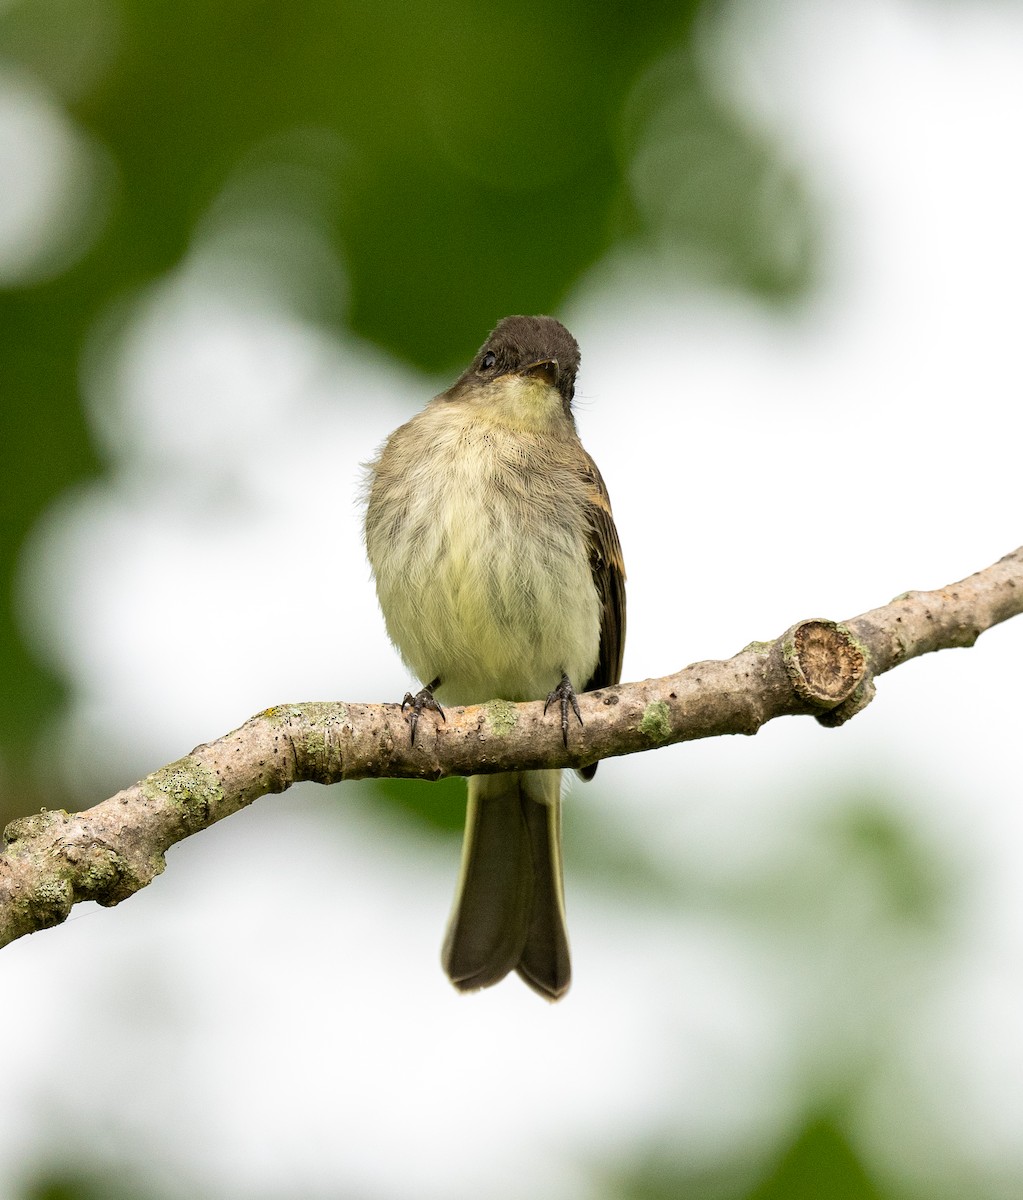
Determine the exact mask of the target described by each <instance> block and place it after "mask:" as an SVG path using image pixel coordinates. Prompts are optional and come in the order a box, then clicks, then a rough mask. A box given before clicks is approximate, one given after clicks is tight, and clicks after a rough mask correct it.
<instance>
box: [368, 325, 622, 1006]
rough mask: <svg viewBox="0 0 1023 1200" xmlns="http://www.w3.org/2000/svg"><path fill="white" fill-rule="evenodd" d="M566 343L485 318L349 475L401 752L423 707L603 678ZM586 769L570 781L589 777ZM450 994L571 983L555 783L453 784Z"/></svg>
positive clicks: (566, 698)
mask: <svg viewBox="0 0 1023 1200" xmlns="http://www.w3.org/2000/svg"><path fill="white" fill-rule="evenodd" d="M579 362H580V352H579V346H578V343H577V342H576V340H575V338H574V337H573V336H572V334H571V333H569V331H568V330H567V329H566V328H565V326H564V325H562V324H561V323H560V322H559V321H557V320H555V319H554V318H553V317H549V316H509V317H505V318H504V319H503V320H501V321H499V322H498V324H497V325H496V326H495V327H494V329H493V330H492V331H491V333H490V334H489V336H488V337H487V339H486V341H485V342H484V343H483V345H482V346H481V347H480V349H479V351H478V352H477V354H476V356H475V357H474V358H473V360H472V362H471V363H470V364H469V365H468V367H466V369H465V370H464V371H463V372H462V374H461V375H460V376H459V377H458V379H457V380H456V381H455V382H454V383H453V384H452V385H451V387H449V388H448V389H447V390H446V391H443V392H441V393H440V394H439V395H437V396H435V397H434V398H433V399H432V400H430V401H429V403H428V404H427V405H426V407H425V408H424V409H423V410H422V411H421V412H419V413H418V414H417V415H416V416H414V417H413V418H412V419H411V420H410V421H408V422H407V423H406V424H404V425H402V426H400V427H399V428H398V429H397V430H395V431H394V433H392V434H391V435H390V437H389V438H388V439H387V440H386V442H385V443H384V444H383V446H382V448H381V449H380V451H379V452H378V454H377V457H376V458H375V459H374V460H373V461H372V462H371V463H369V464H368V466H367V476H366V514H365V540H366V550H367V556H368V558H369V561H370V566H371V568H372V572H373V576H374V580H375V584H376V591H377V597H378V600H379V603H380V608H381V611H382V613H383V616H384V622H385V625H386V627H387V632H388V635H389V637H390V639H391V641H392V642H393V643H394V644H395V646H396V647H397V649H398V651H399V653H400V654H401V656H402V658H403V659H404V661H405V663H406V665H407V666H408V668H409V669H410V670H411V671H412V672H413V673H414V675H415V677H416V678H417V679H418V680H419V681H420V682H421V683H422V684H423V686H422V687H421V689H420V690H419V691H418V692H417V693H416V694H415V695H412V694H411V693H409V694H407V695H406V697H405V700H404V702H403V704H402V708H403V710H405V709H408V710H409V713H410V715H409V723H410V730H411V732H410V736H411V739H412V741H413V743H414V741H415V737H416V731H417V728H418V726H419V722H420V720H421V718H422V717H423V714H424V713H426V712H428V711H430V710H432V711H433V712H434V713H435V717H434V720H436V721H438V722H440V721H442V720H443V719H444V709H443V704H447V705H467V704H479V703H484V702H487V701H490V700H494V699H502V700H507V701H513V702H520V701H528V700H545V702H546V703H545V713H546V712H547V710H548V709H549V708H550V707H552V706H553V707H554V709H555V712H556V713H557V714H559V715H560V720H561V729H562V736H563V737H564V739H565V744H566V746H567V744H568V732H569V726H570V720H569V713H570V711H571V713H572V714H573V715H574V716H575V717H576V718H577V719H578V721H579V722H580V723H581V722H582V717H581V716H580V712H579V705H578V700H577V693H578V692H583V691H593V690H597V689H600V688H603V687H608V686H610V685H612V684H615V683H617V682H618V681H619V679H620V678H621V670H622V653H623V648H624V643H625V567H624V563H623V559H622V550H621V544H620V542H619V539H618V532H617V530H616V528H615V523H614V518H613V516H612V512H611V503H610V499H609V497H608V492H607V487H606V486H605V484H604V480H603V478H602V476H601V474H600V471H599V470H598V469H597V465H596V463H595V462H594V461H593V459H592V458H591V457H590V456H589V454H587V452H586V451H585V449H584V448H583V445H582V442H581V441H580V439H579V434H578V432H577V430H576V422H575V416H574V412H573V398H574V395H575V383H576V374H577V372H578V369H579ZM596 769H597V765H596V763H592V764H589V765H588V766H586V767H584V768H582V770H580V772H579V774H580V775H581V776H582V777H583V778H584V779H590V778H592V777H593V775H594V773H595V772H596ZM441 957H442V962H443V965H444V968H445V970H446V972H447V974H448V977H449V978H450V980H451V982H452V983H453V984H454V986H455V987H456V988H457V989H458V990H459V991H474V990H476V989H479V988H485V987H489V986H491V985H493V984H496V983H498V982H499V981H500V980H501V979H503V978H504V977H505V976H506V975H508V974H509V973H510V972H511V971H513V970H514V971H516V972H517V973H518V975H519V976H520V977H521V978H522V979H523V980H524V981H525V983H527V984H528V985H529V986H530V987H531V988H533V990H534V991H536V992H537V993H539V994H540V995H541V996H543V997H545V998H546V999H548V1000H551V1001H553V1000H558V999H560V997H562V996H563V995H564V994H565V992H566V991H567V990H568V987H569V984H570V982H571V962H570V955H569V944H568V934H567V929H566V922H565V902H564V883H563V866H562V846H561V771H560V770H535V771H515V772H504V773H499V774H492V775H474V776H470V777H469V779H468V781H467V807H466V823H465V835H464V840H463V847H462V860H461V871H460V876H459V882H458V886H457V889H456V894H455V900H454V905H453V909H452V913H451V918H450V921H449V923H448V928H447V933H446V936H445V939H444V944H443V950H442V955H441Z"/></svg>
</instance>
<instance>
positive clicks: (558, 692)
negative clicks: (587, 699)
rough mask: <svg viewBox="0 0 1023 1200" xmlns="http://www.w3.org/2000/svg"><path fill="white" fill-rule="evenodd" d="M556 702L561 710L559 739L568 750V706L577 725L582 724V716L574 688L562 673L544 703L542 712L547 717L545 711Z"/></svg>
mask: <svg viewBox="0 0 1023 1200" xmlns="http://www.w3.org/2000/svg"><path fill="white" fill-rule="evenodd" d="M555 701H557V702H558V707H559V708H560V709H561V737H562V739H563V740H564V743H565V749H566V750H567V749H568V706H569V705H571V706H572V711H573V712H574V713H575V715H576V719H577V720H578V722H579V724H580V725H581V724H582V723H583V715H582V713H581V712H580V711H579V701H578V700H577V699H576V695H575V688H574V687H573V686H572V681H571V679H569V677H568V676H567V675H565V674H564V673H562V676H561V682H560V683H559V684H558V686H557V687H556V688H555V689H554V690H553V691H552V692H550V693H548V696H547V699H546V701H545V702H544V706H543V712H544V716H546V715H547V710H548V708H550V706H551V705H552V704H553V703H554V702H555Z"/></svg>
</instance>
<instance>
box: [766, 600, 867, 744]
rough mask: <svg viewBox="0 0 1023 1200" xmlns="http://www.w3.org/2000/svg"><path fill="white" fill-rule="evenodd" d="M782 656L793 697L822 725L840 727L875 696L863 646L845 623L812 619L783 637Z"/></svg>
mask: <svg viewBox="0 0 1023 1200" xmlns="http://www.w3.org/2000/svg"><path fill="white" fill-rule="evenodd" d="M782 659H783V661H784V663H785V669H786V671H787V672H788V676H789V680H790V681H791V683H792V687H793V689H794V690H795V692H796V695H798V696H799V697H800V699H802V700H805V701H806V703H807V704H809V705H810V706H811V707H812V708H816V709H820V710H821V711H820V712H818V713H816V714H815V715H816V717H817V720H818V721H819V722H820V723H821V724H822V725H827V726H831V727H834V726H837V725H842V724H844V723H845V722H846V721H848V720H849V718H850V717H853V716H855V715H856V713H858V712H859V711H860V710H861V709H862V708H865V707H866V706H867V705H868V704H869V703H870V701H871V700H872V699H873V696H874V683H873V679H872V678H871V676H870V673H869V665H870V664H869V661H868V656H867V652H866V650H865V648H864V647H863V646H862V644H861V643H860V642H858V641H857V640H856V638H854V637H853V635H852V633H851V632H850V630H849V629H848V628H847V627H846V626H845V625H839V624H838V623H837V622H835V621H827V620H823V619H820V618H815V619H813V620H809V621H800V622H799V624H798V625H793V626H792V628H791V629H789V630H788V631H787V632H786V633H785V634H784V635H783V636H782Z"/></svg>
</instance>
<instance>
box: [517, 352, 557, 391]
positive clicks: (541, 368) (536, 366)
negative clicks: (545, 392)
mask: <svg viewBox="0 0 1023 1200" xmlns="http://www.w3.org/2000/svg"><path fill="white" fill-rule="evenodd" d="M522 374H523V375H534V376H536V378H537V379H542V380H543V381H544V383H546V384H549V385H550V386H551V387H557V385H558V360H557V359H556V358H541V359H540V361H539V362H535V363H530V364H529V366H528V367H526V368H525V369H524V370H523V372H522Z"/></svg>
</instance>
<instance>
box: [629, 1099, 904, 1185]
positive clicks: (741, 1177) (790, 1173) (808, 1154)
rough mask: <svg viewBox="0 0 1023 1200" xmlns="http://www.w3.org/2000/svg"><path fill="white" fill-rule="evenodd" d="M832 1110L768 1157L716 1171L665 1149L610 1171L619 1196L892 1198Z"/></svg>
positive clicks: (730, 1164) (811, 1121)
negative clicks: (626, 1167) (629, 1167)
mask: <svg viewBox="0 0 1023 1200" xmlns="http://www.w3.org/2000/svg"><path fill="white" fill-rule="evenodd" d="M843 1126H844V1123H843V1122H842V1121H841V1120H840V1119H839V1118H838V1117H837V1116H836V1114H835V1113H831V1112H828V1113H822V1114H820V1115H818V1116H812V1117H810V1118H808V1119H807V1121H806V1123H805V1124H804V1125H803V1126H802V1128H800V1129H798V1130H796V1131H795V1133H794V1135H793V1136H792V1140H791V1141H790V1143H789V1144H788V1145H787V1146H786V1147H784V1148H783V1149H782V1151H781V1153H780V1155H779V1157H778V1158H776V1159H775V1160H774V1161H772V1162H768V1163H766V1164H758V1165H753V1164H752V1163H749V1164H746V1165H745V1167H744V1166H743V1165H742V1164H740V1163H737V1162H735V1161H732V1162H729V1163H728V1164H727V1165H726V1166H725V1168H724V1169H723V1170H722V1171H721V1173H720V1174H718V1173H716V1172H714V1171H709V1170H706V1169H702V1170H701V1169H698V1168H695V1167H694V1166H693V1165H691V1164H686V1163H685V1162H680V1161H678V1160H677V1159H676V1158H674V1157H673V1156H672V1155H671V1153H670V1151H665V1150H654V1151H650V1152H648V1153H646V1154H644V1155H643V1156H642V1158H641V1159H640V1160H639V1161H638V1162H637V1163H636V1165H635V1167H634V1169H633V1170H631V1171H626V1172H623V1173H618V1172H614V1173H612V1175H611V1180H612V1182H613V1190H612V1191H609V1193H608V1194H609V1195H614V1196H615V1197H617V1198H618V1200H881V1198H882V1197H887V1198H888V1200H895V1198H896V1197H897V1196H898V1195H899V1193H898V1192H896V1191H892V1190H889V1189H887V1188H884V1189H882V1188H880V1187H879V1186H878V1185H877V1184H876V1183H875V1181H874V1180H872V1179H871V1178H870V1176H869V1174H868V1172H867V1170H866V1169H865V1167H864V1165H863V1163H862V1162H861V1160H860V1157H859V1155H858V1154H857V1153H856V1150H855V1148H854V1147H853V1145H852V1144H851V1142H850V1139H849V1137H848V1134H847V1133H846V1132H845V1129H844V1127H843Z"/></svg>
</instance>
